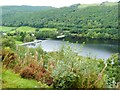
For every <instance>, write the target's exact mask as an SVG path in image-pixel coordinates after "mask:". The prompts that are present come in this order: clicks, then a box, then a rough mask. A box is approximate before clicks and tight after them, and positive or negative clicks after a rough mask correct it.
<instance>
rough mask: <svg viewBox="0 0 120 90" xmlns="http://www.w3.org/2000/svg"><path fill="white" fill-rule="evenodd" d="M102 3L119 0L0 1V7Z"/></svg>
mask: <svg viewBox="0 0 120 90" xmlns="http://www.w3.org/2000/svg"><path fill="white" fill-rule="evenodd" d="M104 1H109V2H118V1H119V0H0V6H3V5H31V6H53V7H63V6H70V5H72V4H77V3H80V4H92V3H101V2H104Z"/></svg>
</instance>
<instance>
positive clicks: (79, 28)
mask: <svg viewBox="0 0 120 90" xmlns="http://www.w3.org/2000/svg"><path fill="white" fill-rule="evenodd" d="M2 25H3V26H9V27H20V26H30V27H34V28H38V29H37V30H36V31H37V33H39V35H40V33H41V30H40V29H41V28H56V29H57V31H58V32H57V35H61V34H65V35H67V36H71V37H79V38H91V39H116V40H117V39H120V37H119V36H120V35H118V34H119V33H118V3H110V2H103V3H101V4H91V5H83V4H75V5H72V6H69V7H62V8H54V7H47V6H3V7H2ZM48 33H49V32H48ZM46 36H48V35H46ZM37 38H41V36H38V35H37ZM43 38H45V37H44V35H43ZM50 38H51V36H50Z"/></svg>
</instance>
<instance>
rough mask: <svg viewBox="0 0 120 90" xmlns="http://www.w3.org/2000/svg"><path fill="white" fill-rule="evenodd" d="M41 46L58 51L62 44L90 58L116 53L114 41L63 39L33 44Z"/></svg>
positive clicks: (106, 57) (116, 44)
mask: <svg viewBox="0 0 120 90" xmlns="http://www.w3.org/2000/svg"><path fill="white" fill-rule="evenodd" d="M39 46H41V47H42V48H43V50H44V51H46V52H53V51H58V50H59V49H60V48H61V47H62V46H65V47H67V46H70V47H71V49H72V50H73V51H74V52H76V53H78V54H79V55H81V56H89V57H92V58H102V59H108V58H109V57H110V56H111V55H112V54H115V53H118V46H119V45H118V43H116V42H109V41H108V42H107V41H105V42H103V41H102V42H100V41H99V42H98V41H85V42H82V41H81V42H79V41H78V42H77V43H75V42H74V41H73V42H67V41H63V40H43V41H42V42H40V43H37V44H36V45H35V46H29V47H34V48H35V47H39Z"/></svg>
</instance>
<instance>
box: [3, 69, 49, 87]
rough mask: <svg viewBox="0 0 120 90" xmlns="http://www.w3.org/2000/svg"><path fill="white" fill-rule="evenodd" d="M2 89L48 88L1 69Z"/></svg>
mask: <svg viewBox="0 0 120 90" xmlns="http://www.w3.org/2000/svg"><path fill="white" fill-rule="evenodd" d="M2 88H48V86H47V85H45V84H42V83H41V82H37V81H35V80H29V79H23V78H21V76H20V75H19V74H15V73H13V71H12V70H7V69H2Z"/></svg>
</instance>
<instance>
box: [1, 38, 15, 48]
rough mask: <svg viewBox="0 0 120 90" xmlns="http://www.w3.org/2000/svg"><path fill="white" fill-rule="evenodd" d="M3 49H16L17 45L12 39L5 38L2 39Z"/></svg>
mask: <svg viewBox="0 0 120 90" xmlns="http://www.w3.org/2000/svg"><path fill="white" fill-rule="evenodd" d="M2 47H3V48H4V47H10V48H12V49H15V47H16V43H15V40H14V39H13V38H12V37H3V38H2Z"/></svg>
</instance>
